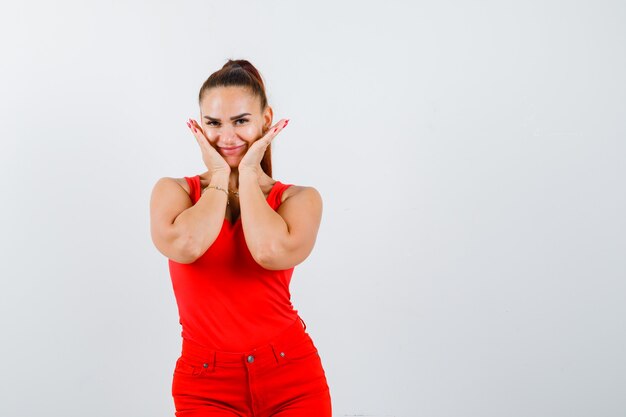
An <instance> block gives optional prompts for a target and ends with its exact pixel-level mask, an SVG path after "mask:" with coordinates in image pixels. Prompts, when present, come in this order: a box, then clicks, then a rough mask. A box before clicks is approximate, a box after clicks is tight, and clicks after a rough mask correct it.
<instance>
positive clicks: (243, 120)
mask: <svg viewBox="0 0 626 417" xmlns="http://www.w3.org/2000/svg"><path fill="white" fill-rule="evenodd" d="M247 121H248V119H237V120H235V123H236V122H247ZM212 123H217V122H214V121H212V120H211V121H208V122H206V124H207V125H209V126H214V125H213V124H212ZM240 124H243V123H240Z"/></svg>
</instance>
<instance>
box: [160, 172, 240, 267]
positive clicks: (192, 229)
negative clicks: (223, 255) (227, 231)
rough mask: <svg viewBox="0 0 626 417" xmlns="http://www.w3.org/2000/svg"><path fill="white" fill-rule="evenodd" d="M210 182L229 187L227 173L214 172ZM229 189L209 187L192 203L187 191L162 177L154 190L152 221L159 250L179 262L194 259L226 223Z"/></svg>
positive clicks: (201, 253) (210, 243) (190, 261)
mask: <svg viewBox="0 0 626 417" xmlns="http://www.w3.org/2000/svg"><path fill="white" fill-rule="evenodd" d="M211 185H215V186H218V187H221V188H224V189H226V188H227V187H228V174H227V173H224V174H220V173H217V174H214V175H213V176H212V177H211ZM226 201H227V196H226V193H224V192H222V191H220V190H214V189H210V190H209V191H208V192H205V193H203V194H202V196H201V197H200V199H199V200H198V201H197V203H196V204H195V205H192V203H191V201H190V199H189V197H188V196H187V193H185V191H184V190H183V189H182V188H181V187H180V186H179V185H178V184H173V185H172V181H171V180H166V179H161V180H159V181H158V182H157V184H156V185H155V187H154V190H153V192H152V198H151V201H150V213H151V216H150V225H151V233H152V240H153V242H154V244H155V246H156V247H157V249H159V251H160V252H161V253H162V254H163V255H165V256H167V257H168V258H169V259H172V260H173V261H176V262H179V263H192V262H194V261H195V260H196V259H198V258H199V257H200V256H202V255H203V254H204V253H205V252H206V251H207V249H208V248H209V247H210V246H211V245H212V244H213V242H214V241H215V239H217V236H218V235H219V233H220V230H221V229H222V226H223V223H224V213H225V211H226Z"/></svg>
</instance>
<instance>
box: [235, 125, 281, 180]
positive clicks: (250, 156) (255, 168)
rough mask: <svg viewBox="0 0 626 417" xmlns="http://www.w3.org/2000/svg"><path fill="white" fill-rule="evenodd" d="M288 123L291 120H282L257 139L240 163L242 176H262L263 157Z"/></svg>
mask: <svg viewBox="0 0 626 417" xmlns="http://www.w3.org/2000/svg"><path fill="white" fill-rule="evenodd" d="M288 122H289V119H281V120H280V121H279V122H278V123H276V124H275V125H274V126H273V127H271V128H270V129H269V130H268V131H267V133H265V135H263V137H261V138H259V139H257V140H256V141H255V142H254V143H253V144H252V146H250V147H249V148H248V150H247V151H246V154H245V155H244V156H243V158H241V161H239V168H238V169H239V174H241V173H242V171H245V172H253V173H255V174H260V173H261V172H262V171H263V170H262V169H261V160H262V159H263V155H265V150H266V149H267V147H268V146H269V144H270V143H272V139H274V138H275V137H276V135H278V133H279V132H280V131H282V130H283V128H284V127H285V126H287V123H288Z"/></svg>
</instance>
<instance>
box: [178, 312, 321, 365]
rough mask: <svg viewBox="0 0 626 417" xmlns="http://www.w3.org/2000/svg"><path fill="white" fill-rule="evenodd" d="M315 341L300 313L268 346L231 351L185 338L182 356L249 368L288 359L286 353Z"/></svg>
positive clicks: (199, 361) (204, 362)
mask: <svg viewBox="0 0 626 417" xmlns="http://www.w3.org/2000/svg"><path fill="white" fill-rule="evenodd" d="M307 342H308V343H313V341H312V339H311V337H310V335H309V334H308V333H307V332H306V323H305V322H304V320H302V318H300V316H298V318H297V319H296V320H295V321H294V322H293V323H292V324H291V325H289V327H287V328H286V329H285V330H283V331H282V332H281V333H280V334H278V335H276V336H274V338H272V340H271V341H270V342H268V343H266V344H264V345H261V346H258V347H256V348H252V349H250V350H247V351H243V352H228V351H223V350H216V349H212V348H210V347H206V346H202V345H200V344H198V343H197V342H195V341H193V340H191V339H185V338H183V343H182V352H181V357H182V358H184V360H185V361H186V362H187V363H189V364H192V365H195V366H202V367H204V368H208V369H207V370H209V371H210V370H212V369H213V368H214V367H215V366H218V367H245V366H246V363H251V362H255V363H257V364H258V365H263V364H264V363H276V362H281V361H283V360H284V357H283V356H284V354H283V352H284V351H286V350H288V349H291V348H292V347H294V346H298V345H300V344H302V343H307Z"/></svg>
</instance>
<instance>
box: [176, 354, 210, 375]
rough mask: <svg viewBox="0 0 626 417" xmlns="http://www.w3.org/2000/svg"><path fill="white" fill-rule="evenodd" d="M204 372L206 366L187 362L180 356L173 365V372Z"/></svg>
mask: <svg viewBox="0 0 626 417" xmlns="http://www.w3.org/2000/svg"><path fill="white" fill-rule="evenodd" d="M205 372H206V368H205V367H204V366H203V364H196V363H192V362H189V361H187V360H186V359H184V358H183V357H182V356H181V357H180V358H178V359H177V360H176V366H175V367H174V373H175V374H182V375H190V376H199V375H202V374H203V373H205Z"/></svg>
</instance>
